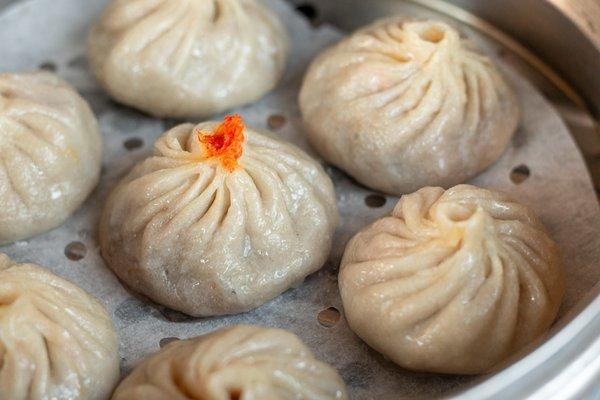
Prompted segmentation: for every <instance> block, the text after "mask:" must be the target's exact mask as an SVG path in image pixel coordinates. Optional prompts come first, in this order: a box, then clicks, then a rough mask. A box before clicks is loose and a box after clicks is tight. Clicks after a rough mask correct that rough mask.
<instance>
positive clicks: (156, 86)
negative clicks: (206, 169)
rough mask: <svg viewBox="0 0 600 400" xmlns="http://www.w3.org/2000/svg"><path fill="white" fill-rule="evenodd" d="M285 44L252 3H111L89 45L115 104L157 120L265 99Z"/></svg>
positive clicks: (267, 14) (270, 16) (275, 24)
mask: <svg viewBox="0 0 600 400" xmlns="http://www.w3.org/2000/svg"><path fill="white" fill-rule="evenodd" d="M288 52H289V40H288V36H287V33H286V31H285V29H284V28H283V25H282V24H281V22H280V21H279V19H278V17H277V15H276V14H274V13H273V12H272V11H271V10H269V9H268V8H266V7H265V6H264V5H262V4H261V3H260V2H259V1H257V0H134V1H132V0H113V1H112V2H111V3H110V5H109V6H108V7H107V8H106V9H105V11H104V13H103V14H102V16H101V18H100V21H98V23H97V24H96V25H95V26H94V27H93V28H92V30H91V32H90V35H89V39H88V55H89V61H90V66H91V68H92V71H93V72H94V74H95V75H96V77H97V79H98V81H99V82H100V84H101V85H102V86H103V87H104V88H105V89H106V90H107V91H108V92H109V94H110V95H111V96H112V97H114V98H115V99H117V100H118V101H120V102H122V103H124V104H127V105H130V106H132V107H136V108H138V109H140V110H143V111H145V112H147V113H150V114H152V115H155V116H159V117H204V116H208V115H211V114H215V113H219V112H222V111H225V110H227V109H230V108H232V107H234V106H238V105H241V104H245V103H250V102H253V101H255V100H257V99H258V98H260V97H262V96H263V95H264V94H266V93H267V92H269V91H270V90H271V89H273V87H274V86H275V85H276V83H277V82H278V81H279V79H280V78H281V76H282V75H283V71H284V68H285V64H286V58H287V54H288Z"/></svg>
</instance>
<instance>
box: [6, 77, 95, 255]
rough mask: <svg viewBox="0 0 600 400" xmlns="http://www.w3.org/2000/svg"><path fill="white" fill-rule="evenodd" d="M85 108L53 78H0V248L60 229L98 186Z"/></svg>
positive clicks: (91, 126) (91, 124)
mask: <svg viewBox="0 0 600 400" xmlns="http://www.w3.org/2000/svg"><path fill="white" fill-rule="evenodd" d="M101 157H102V139H101V136H100V132H99V131H98V124H97V121H96V118H95V117H94V114H93V113H92V111H91V110H90V108H89V106H88V104H87V103H86V102H85V100H84V99H83V98H81V96H79V95H78V94H77V92H75V90H73V88H72V87H71V86H69V85H68V84H67V83H66V82H64V81H63V80H61V79H60V78H59V77H57V76H56V75H54V74H50V73H46V72H43V73H20V74H0V205H1V207H0V244H3V243H8V242H13V241H16V240H21V239H25V238H28V237H30V236H34V235H37V234H40V233H42V232H45V231H47V230H50V229H52V228H55V227H57V226H58V225H60V224H62V223H63V222H64V221H65V220H66V219H67V217H69V216H70V215H71V214H72V213H73V212H74V211H75V210H76V209H77V208H78V207H79V206H80V205H81V204H82V203H83V202H84V200H85V199H86V198H87V197H88V195H89V194H90V192H91V191H92V190H93V189H94V187H95V186H96V184H97V183H98V179H99V177H100V164H101V161H102V160H101Z"/></svg>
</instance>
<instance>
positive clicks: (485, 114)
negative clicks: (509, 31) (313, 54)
mask: <svg viewBox="0 0 600 400" xmlns="http://www.w3.org/2000/svg"><path fill="white" fill-rule="evenodd" d="M300 108H301V111H302V116H303V119H304V122H305V125H306V128H307V131H308V135H309V139H310V140H311V142H312V143H313V144H314V146H315V148H316V149H317V151H319V152H320V153H321V155H322V156H323V158H325V159H326V160H327V161H328V162H330V163H332V164H334V165H336V166H338V167H340V168H342V169H343V170H345V171H346V172H348V173H349V174H350V175H352V176H353V177H354V178H355V179H357V180H358V181H359V182H361V183H363V184H364V185H366V186H369V187H371V188H373V189H377V190H381V191H384V192H387V193H392V194H396V195H401V194H403V193H410V192H412V191H414V190H417V189H419V188H421V187H423V186H427V185H436V186H444V187H450V186H452V185H455V184H458V183H462V182H464V181H465V180H467V179H469V178H471V177H473V176H474V175H476V174H477V173H479V172H480V171H482V170H483V169H485V168H486V167H488V166H489V165H490V164H492V163H493V162H494V161H495V160H497V159H498V158H499V157H500V155H501V154H502V152H503V151H504V150H505V148H506V147H507V145H508V143H509V140H510V138H511V136H512V135H513V134H514V132H515V130H516V128H517V125H518V121H519V108H518V106H517V99H516V97H515V94H514V93H513V91H512V90H511V88H510V87H509V86H508V85H507V84H506V82H505V81H504V79H503V78H502V77H501V76H500V74H499V73H498V71H497V70H496V68H495V67H494V65H493V64H492V62H491V61H490V60H489V59H487V58H486V57H484V56H482V55H480V54H478V53H476V52H474V51H472V50H470V49H469V48H468V47H467V46H466V43H465V41H464V40H462V39H461V38H460V36H459V34H458V32H457V31H455V30H454V29H453V28H451V27H450V26H448V25H446V24H444V23H441V22H436V21H406V20H403V19H401V18H399V17H396V18H391V19H386V20H383V21H379V22H376V23H374V24H373V25H370V26H367V27H366V28H363V29H361V30H359V31H358V32H356V33H354V34H353V35H351V36H349V37H348V38H346V39H344V40H342V41H341V42H340V43H338V44H337V45H335V46H333V47H332V48H330V49H328V50H326V51H325V52H324V53H322V54H321V55H320V56H319V57H317V58H316V60H315V61H314V62H313V63H312V65H311V67H310V69H309V71H308V73H307V74H306V76H305V79H304V83H303V86H302V90H301V92H300Z"/></svg>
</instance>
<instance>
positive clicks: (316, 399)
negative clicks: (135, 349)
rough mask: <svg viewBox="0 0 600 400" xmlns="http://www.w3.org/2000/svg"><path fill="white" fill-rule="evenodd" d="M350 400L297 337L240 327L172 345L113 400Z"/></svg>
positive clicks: (132, 377) (137, 372) (133, 376)
mask: <svg viewBox="0 0 600 400" xmlns="http://www.w3.org/2000/svg"><path fill="white" fill-rule="evenodd" d="M138 399H144V400H165V399H169V400H188V399H198V400H231V399H244V400H338V399H339V400H344V399H348V394H347V392H346V387H345V385H344V381H343V380H342V378H341V377H340V376H339V375H338V373H337V371H336V370H335V369H334V368H332V367H331V366H329V365H327V364H325V363H322V362H320V361H318V360H317V359H316V358H315V357H314V356H313V355H312V353H311V352H310V350H309V349H308V348H307V347H306V346H305V345H304V344H303V343H302V342H301V341H300V339H298V337H296V336H295V335H293V334H291V333H289V332H286V331H284V330H281V329H267V328H260V327H256V326H246V325H238V326H233V327H230V328H224V329H220V330H218V331H215V332H212V333H210V334H207V335H204V336H200V337H197V338H193V339H189V340H181V341H176V342H173V343H170V344H168V345H167V347H165V348H164V349H162V350H161V351H159V352H158V353H155V354H153V355H151V356H150V357H148V358H147V359H145V360H144V361H142V362H141V363H140V364H139V365H138V366H137V367H136V368H135V369H134V370H133V372H132V373H131V374H130V375H129V376H128V377H127V378H125V380H123V382H121V384H120V385H119V387H118V388H117V390H116V391H115V393H114V396H113V397H112V400H138Z"/></svg>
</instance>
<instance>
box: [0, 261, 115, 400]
mask: <svg viewBox="0 0 600 400" xmlns="http://www.w3.org/2000/svg"><path fill="white" fill-rule="evenodd" d="M0 359H1V360H2V362H0V399H6V400H8V399H10V400H45V399H53V400H84V399H85V400H105V399H107V398H108V396H110V394H111V393H112V390H113V388H114V386H115V385H116V383H117V380H118V378H119V354H118V342H117V334H116V332H115V329H114V327H113V324H112V321H111V319H110V317H109V315H108V313H107V312H106V309H105V308H104V306H102V304H100V303H99V302H98V301H97V300H96V299H94V298H93V297H92V296H90V295H89V294H87V293H86V292H85V291H83V290H82V289H80V288H79V287H77V286H75V285H74V284H72V283H70V282H69V281H66V280H65V279H62V278H60V277H58V276H56V275H54V274H52V273H50V272H48V271H46V270H45V269H43V268H40V267H38V266H37V265H33V264H17V263H15V262H13V261H11V260H10V259H9V258H8V257H7V256H6V255H4V254H1V253H0Z"/></svg>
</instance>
